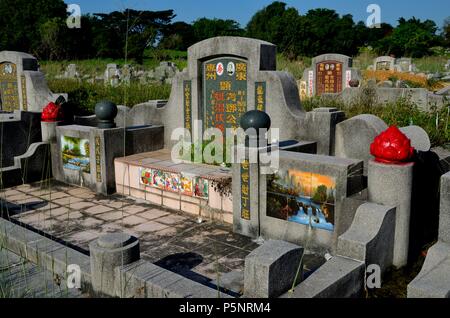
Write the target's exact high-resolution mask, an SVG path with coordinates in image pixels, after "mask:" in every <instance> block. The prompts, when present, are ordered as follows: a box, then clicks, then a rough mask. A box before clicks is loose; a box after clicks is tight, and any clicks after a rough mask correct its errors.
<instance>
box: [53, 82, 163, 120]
mask: <svg viewBox="0 0 450 318" xmlns="http://www.w3.org/2000/svg"><path fill="white" fill-rule="evenodd" d="M48 84H49V87H50V90H51V91H53V92H55V93H68V94H69V103H70V104H71V106H72V107H73V109H74V111H75V114H78V115H87V114H92V113H93V111H94V108H95V105H96V104H97V103H98V102H99V101H100V100H103V99H107V100H110V101H112V102H114V103H116V104H117V105H125V106H128V107H133V106H134V105H136V104H140V103H143V102H146V101H149V100H152V99H168V98H169V96H170V88H171V86H170V85H167V84H154V85H150V84H145V85H144V84H140V83H133V82H132V83H131V84H130V85H122V86H119V87H112V86H110V85H104V84H103V82H102V83H88V82H85V81H83V82H80V81H77V80H71V79H51V80H49V81H48Z"/></svg>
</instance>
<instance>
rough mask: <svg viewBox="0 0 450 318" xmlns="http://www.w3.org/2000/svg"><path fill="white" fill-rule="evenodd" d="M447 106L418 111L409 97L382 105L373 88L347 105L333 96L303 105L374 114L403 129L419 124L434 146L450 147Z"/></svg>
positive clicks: (308, 109)
mask: <svg viewBox="0 0 450 318" xmlns="http://www.w3.org/2000/svg"><path fill="white" fill-rule="evenodd" d="M447 105H448V106H447V107H440V108H438V107H436V106H432V107H430V110H429V111H423V110H421V109H419V107H418V106H417V104H416V103H414V101H412V100H411V99H410V98H409V97H405V98H400V99H398V100H397V101H396V102H394V103H388V104H385V105H383V104H381V103H379V102H377V101H376V99H375V92H374V89H373V88H370V87H364V88H363V90H362V91H361V93H360V95H359V96H357V97H356V98H355V99H354V100H352V101H351V102H350V103H344V102H343V101H342V100H341V99H338V98H334V97H316V98H311V99H307V100H305V101H303V103H302V106H303V108H304V109H305V110H307V111H310V110H312V109H314V108H317V107H324V106H326V107H336V108H338V109H340V110H342V111H345V114H346V116H347V118H350V117H354V116H357V115H360V114H373V115H376V116H378V117H380V118H381V119H383V120H384V121H385V122H386V123H387V124H388V125H396V126H398V127H404V126H408V125H411V124H413V125H417V126H420V127H422V128H423V129H424V130H425V131H426V132H427V133H428V135H429V136H430V140H431V143H432V145H433V146H440V145H446V146H447V147H449V146H450V123H449V112H450V104H447Z"/></svg>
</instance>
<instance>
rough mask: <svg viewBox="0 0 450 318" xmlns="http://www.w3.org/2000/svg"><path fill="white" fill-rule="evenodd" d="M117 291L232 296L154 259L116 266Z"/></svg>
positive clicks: (124, 294)
mask: <svg viewBox="0 0 450 318" xmlns="http://www.w3.org/2000/svg"><path fill="white" fill-rule="evenodd" d="M116 277H118V280H119V282H120V283H118V284H116V292H115V293H116V295H118V296H119V297H122V298H230V296H229V295H227V294H224V293H222V292H219V291H218V290H216V289H212V288H210V287H207V286H204V285H201V284H199V283H197V282H195V281H192V280H190V279H187V278H185V277H183V276H180V275H178V274H176V273H173V272H171V271H168V270H166V269H163V268H161V267H159V266H156V265H154V264H152V263H149V262H145V261H142V260H140V261H137V262H134V263H131V264H128V265H124V266H119V267H116Z"/></svg>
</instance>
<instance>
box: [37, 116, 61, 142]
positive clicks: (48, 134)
mask: <svg viewBox="0 0 450 318" xmlns="http://www.w3.org/2000/svg"><path fill="white" fill-rule="evenodd" d="M59 123H60V121H41V133H42V141H43V142H48V143H55V142H56V127H57V126H58V125H59Z"/></svg>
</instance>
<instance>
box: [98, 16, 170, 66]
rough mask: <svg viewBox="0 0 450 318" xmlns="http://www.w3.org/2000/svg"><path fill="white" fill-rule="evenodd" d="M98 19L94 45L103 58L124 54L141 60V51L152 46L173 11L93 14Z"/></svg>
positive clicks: (142, 55) (142, 54) (167, 23)
mask: <svg viewBox="0 0 450 318" xmlns="http://www.w3.org/2000/svg"><path fill="white" fill-rule="evenodd" d="M94 16H96V17H97V18H99V19H100V21H99V23H97V24H96V28H95V31H94V47H98V49H99V55H100V56H105V57H114V58H117V57H123V56H124V55H125V54H126V53H127V55H128V57H130V58H134V59H136V61H137V62H138V63H142V60H143V57H144V51H145V49H147V48H151V47H154V46H155V45H156V43H157V42H158V41H159V40H160V39H161V38H162V36H163V34H164V31H165V29H166V28H167V27H168V25H169V24H170V22H171V21H172V19H173V18H174V17H175V14H174V13H173V10H165V11H139V10H132V9H126V10H124V11H123V12H120V11H114V12H111V13H107V14H106V13H96V14H95V15H94Z"/></svg>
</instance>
